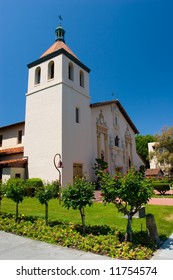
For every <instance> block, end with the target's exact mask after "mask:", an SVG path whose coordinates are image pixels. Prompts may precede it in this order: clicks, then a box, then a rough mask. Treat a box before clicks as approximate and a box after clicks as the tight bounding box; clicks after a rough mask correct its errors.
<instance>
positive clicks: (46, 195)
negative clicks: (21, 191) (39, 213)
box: [36, 183, 57, 224]
mask: <svg viewBox="0 0 173 280" xmlns="http://www.w3.org/2000/svg"><path fill="white" fill-rule="evenodd" d="M36 197H37V198H38V200H39V202H40V203H41V204H44V205H45V220H46V224H48V202H49V200H51V199H53V198H56V197H57V188H56V185H55V184H49V183H47V184H45V185H44V186H43V187H42V188H39V189H38V190H37V192H36Z"/></svg>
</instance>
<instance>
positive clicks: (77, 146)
mask: <svg viewBox="0 0 173 280" xmlns="http://www.w3.org/2000/svg"><path fill="white" fill-rule="evenodd" d="M55 33H56V41H55V43H54V44H53V45H52V46H51V47H50V48H49V49H48V50H47V51H46V52H44V53H43V55H42V56H41V57H40V58H39V59H38V60H36V61H34V62H32V63H30V64H28V71H29V73H28V90H27V93H26V118H25V143H24V147H25V148H24V156H25V157H28V177H29V178H33V177H39V178H41V179H43V180H46V181H52V180H56V179H58V173H57V170H56V169H55V167H54V164H53V158H54V155H55V154H56V153H59V154H60V155H61V159H62V162H63V166H64V168H63V169H62V184H66V183H67V182H69V181H70V182H72V181H73V178H74V176H75V175H77V174H78V173H83V174H84V175H86V176H87V175H88V174H90V173H91V169H92V163H93V162H92V150H91V147H92V143H91V141H92V140H91V108H90V106H89V105H90V96H89V72H90V70H89V68H88V67H86V66H85V65H84V64H83V63H82V62H81V61H80V60H79V59H78V58H77V57H76V55H75V54H74V53H73V52H72V51H71V50H70V49H69V47H68V46H67V45H66V44H65V38H64V36H65V30H64V29H63V28H62V26H61V25H60V26H58V27H57V28H56V30H55Z"/></svg>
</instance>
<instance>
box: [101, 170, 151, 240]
mask: <svg viewBox="0 0 173 280" xmlns="http://www.w3.org/2000/svg"><path fill="white" fill-rule="evenodd" d="M100 178H101V189H102V193H103V200H104V202H108V203H109V202H112V203H114V204H115V206H116V207H117V209H118V211H119V212H122V213H123V214H124V215H127V217H128V224H127V230H126V239H127V240H130V241H132V229H131V220H132V217H133V216H134V214H136V213H137V212H138V211H139V210H140V208H141V207H142V206H143V205H144V204H146V203H147V202H148V201H149V199H150V198H151V197H152V195H153V187H152V183H151V180H149V179H144V178H143V175H142V174H141V172H137V171H135V170H134V169H131V170H130V171H129V172H128V173H127V174H126V175H125V176H122V175H121V174H115V176H114V177H111V176H110V175H109V174H108V173H105V172H100Z"/></svg>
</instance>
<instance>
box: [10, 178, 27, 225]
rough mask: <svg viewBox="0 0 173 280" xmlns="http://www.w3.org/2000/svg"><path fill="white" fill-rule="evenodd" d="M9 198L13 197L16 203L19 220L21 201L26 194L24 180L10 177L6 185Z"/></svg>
mask: <svg viewBox="0 0 173 280" xmlns="http://www.w3.org/2000/svg"><path fill="white" fill-rule="evenodd" d="M5 193H6V196H7V198H10V199H12V200H13V201H14V202H15V203H16V222H17V220H18V213H19V209H18V207H19V203H21V202H22V201H23V199H24V196H25V194H26V190H25V184H24V181H23V180H22V179H20V178H15V179H9V180H8V181H7V183H6V186H5Z"/></svg>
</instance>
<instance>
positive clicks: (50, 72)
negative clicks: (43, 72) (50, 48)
mask: <svg viewBox="0 0 173 280" xmlns="http://www.w3.org/2000/svg"><path fill="white" fill-rule="evenodd" d="M54 66H55V65H54V61H50V62H49V64H48V79H49V80H50V79H53V78H54Z"/></svg>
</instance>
